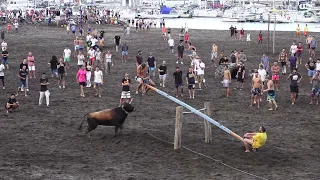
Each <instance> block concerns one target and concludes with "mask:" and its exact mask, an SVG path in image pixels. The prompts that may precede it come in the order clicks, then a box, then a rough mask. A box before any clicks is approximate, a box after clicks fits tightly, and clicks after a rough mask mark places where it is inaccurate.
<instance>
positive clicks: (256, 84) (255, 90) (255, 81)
mask: <svg viewBox="0 0 320 180" xmlns="http://www.w3.org/2000/svg"><path fill="white" fill-rule="evenodd" d="M261 84H262V82H261V78H260V76H259V73H258V71H255V72H254V75H253V77H252V90H251V93H252V96H251V105H250V106H253V104H254V102H255V99H257V102H258V108H260V94H261V90H260V87H261Z"/></svg>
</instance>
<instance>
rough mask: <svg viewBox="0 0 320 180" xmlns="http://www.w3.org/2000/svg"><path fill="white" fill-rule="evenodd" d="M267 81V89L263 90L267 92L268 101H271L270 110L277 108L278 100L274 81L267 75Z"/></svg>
mask: <svg viewBox="0 0 320 180" xmlns="http://www.w3.org/2000/svg"><path fill="white" fill-rule="evenodd" d="M265 79H266V81H267V89H265V90H263V92H267V101H268V102H269V105H270V109H269V111H273V110H277V107H278V105H277V102H276V92H275V91H274V82H273V80H271V79H270V78H269V76H266V78H265Z"/></svg>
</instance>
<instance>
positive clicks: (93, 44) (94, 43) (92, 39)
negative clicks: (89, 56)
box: [91, 38, 98, 48]
mask: <svg viewBox="0 0 320 180" xmlns="http://www.w3.org/2000/svg"><path fill="white" fill-rule="evenodd" d="M97 42H98V39H96V38H91V43H92V44H91V47H93V48H94V47H95V46H96V45H97V44H96V43H97Z"/></svg>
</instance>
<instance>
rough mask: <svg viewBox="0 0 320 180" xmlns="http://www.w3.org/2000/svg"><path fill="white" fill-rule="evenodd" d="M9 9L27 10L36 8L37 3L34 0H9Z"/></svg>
mask: <svg viewBox="0 0 320 180" xmlns="http://www.w3.org/2000/svg"><path fill="white" fill-rule="evenodd" d="M7 4H8V5H7V9H8V10H13V9H26V8H34V7H35V2H34V0H7Z"/></svg>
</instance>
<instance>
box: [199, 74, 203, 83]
mask: <svg viewBox="0 0 320 180" xmlns="http://www.w3.org/2000/svg"><path fill="white" fill-rule="evenodd" d="M203 80H204V74H199V75H198V82H199V83H200V82H203Z"/></svg>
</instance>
